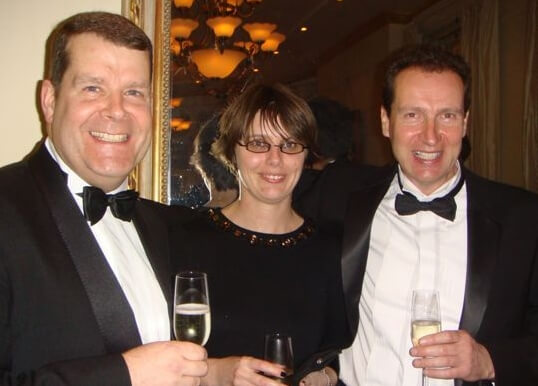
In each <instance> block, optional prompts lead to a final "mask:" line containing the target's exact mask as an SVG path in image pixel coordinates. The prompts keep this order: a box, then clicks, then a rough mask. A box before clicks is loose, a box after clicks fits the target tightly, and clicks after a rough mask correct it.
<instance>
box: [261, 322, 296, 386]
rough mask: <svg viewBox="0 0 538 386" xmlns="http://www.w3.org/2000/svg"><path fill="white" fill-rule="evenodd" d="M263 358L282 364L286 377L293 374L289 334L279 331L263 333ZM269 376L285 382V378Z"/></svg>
mask: <svg viewBox="0 0 538 386" xmlns="http://www.w3.org/2000/svg"><path fill="white" fill-rule="evenodd" d="M264 359H265V360H266V361H269V362H273V363H278V364H280V365H282V366H284V372H285V373H286V377H289V376H291V375H292V374H293V349H292V346H291V336H289V335H285V334H279V333H275V334H267V335H265V354H264ZM270 378H273V379H276V380H279V381H281V382H282V383H286V380H285V379H282V378H275V377H270Z"/></svg>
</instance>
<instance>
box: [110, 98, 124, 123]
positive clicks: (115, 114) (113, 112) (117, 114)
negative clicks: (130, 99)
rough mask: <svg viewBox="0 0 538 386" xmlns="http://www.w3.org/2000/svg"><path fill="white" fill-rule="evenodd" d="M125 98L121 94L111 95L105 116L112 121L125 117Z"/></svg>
mask: <svg viewBox="0 0 538 386" xmlns="http://www.w3.org/2000/svg"><path fill="white" fill-rule="evenodd" d="M123 102H124V101H123V96H122V95H121V94H120V93H111V94H110V95H109V96H108V98H107V101H106V107H105V114H106V115H107V117H109V118H112V119H121V118H123V116H124V115H125V106H124V104H123Z"/></svg>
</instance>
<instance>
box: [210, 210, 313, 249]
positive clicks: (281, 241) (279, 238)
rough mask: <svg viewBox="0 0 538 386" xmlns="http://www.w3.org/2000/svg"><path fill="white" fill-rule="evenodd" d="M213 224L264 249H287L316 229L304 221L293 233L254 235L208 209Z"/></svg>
mask: <svg viewBox="0 0 538 386" xmlns="http://www.w3.org/2000/svg"><path fill="white" fill-rule="evenodd" d="M207 213H208V215H209V218H210V219H211V221H212V222H213V224H214V225H215V226H216V227H217V228H219V229H221V230H223V231H224V232H229V233H231V234H232V235H233V236H234V237H237V238H239V239H243V240H245V241H246V242H248V243H249V244H250V245H263V246H265V247H281V248H289V247H293V246H295V245H297V244H298V243H299V242H301V241H303V240H306V239H308V238H309V237H310V236H312V234H314V232H315V231H316V227H315V226H314V224H313V223H312V221H311V220H308V219H305V221H304V223H303V225H301V226H300V227H299V228H298V229H296V230H295V231H293V232H290V233H285V234H282V235H273V234H267V233H256V232H253V231H249V230H247V229H244V228H241V227H238V226H237V225H235V224H234V223H232V222H231V221H230V220H228V219H227V218H226V217H225V216H224V215H223V214H222V213H221V211H220V209H214V208H212V209H209V210H208V211H207Z"/></svg>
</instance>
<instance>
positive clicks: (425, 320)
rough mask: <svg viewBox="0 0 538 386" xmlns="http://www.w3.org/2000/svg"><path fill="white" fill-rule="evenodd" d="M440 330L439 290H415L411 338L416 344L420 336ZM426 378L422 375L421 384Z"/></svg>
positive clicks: (424, 383)
mask: <svg viewBox="0 0 538 386" xmlns="http://www.w3.org/2000/svg"><path fill="white" fill-rule="evenodd" d="M440 331H441V308H440V305H439V292H438V291H435V290H415V291H413V300H412V304H411V340H412V341H413V346H416V345H418V341H419V340H420V338H422V337H423V336H426V335H430V334H435V333H437V332H440ZM427 382H428V379H427V377H425V376H422V385H423V386H424V385H427Z"/></svg>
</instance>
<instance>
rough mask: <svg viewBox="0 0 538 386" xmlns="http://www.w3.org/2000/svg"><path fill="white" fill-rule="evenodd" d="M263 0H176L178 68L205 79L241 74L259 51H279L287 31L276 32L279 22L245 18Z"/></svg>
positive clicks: (174, 31) (174, 21)
mask: <svg viewBox="0 0 538 386" xmlns="http://www.w3.org/2000/svg"><path fill="white" fill-rule="evenodd" d="M261 1H262V0H174V5H175V7H176V8H175V10H174V11H173V13H172V15H173V19H172V21H171V26H170V34H171V41H170V49H171V53H172V60H173V62H174V63H175V64H176V66H177V67H178V71H179V70H182V71H183V72H184V73H185V74H189V75H190V76H191V77H192V78H193V80H195V81H196V80H198V81H201V82H203V81H205V80H210V79H215V78H216V79H224V78H227V77H230V75H232V74H233V73H238V74H237V77H241V76H243V75H245V74H246V73H248V72H250V71H252V69H253V68H254V61H255V60H254V59H255V58H256V57H259V56H263V54H264V53H273V52H275V51H277V49H278V47H279V45H280V44H281V43H282V42H283V41H284V40H285V39H286V37H285V36H284V35H283V34H281V33H278V32H275V30H276V29H277V25H276V24H273V23H245V21H244V19H245V18H249V17H250V16H252V15H253V13H254V10H255V8H256V6H257V5H258V4H259V3H261ZM239 26H241V27H242V29H243V30H244V31H241V29H239V28H238V27H239ZM245 31H246V32H245ZM247 33H248V34H247ZM241 34H242V35H243V37H241ZM249 38H250V40H249ZM240 65H241V66H240ZM239 67H241V70H239Z"/></svg>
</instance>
